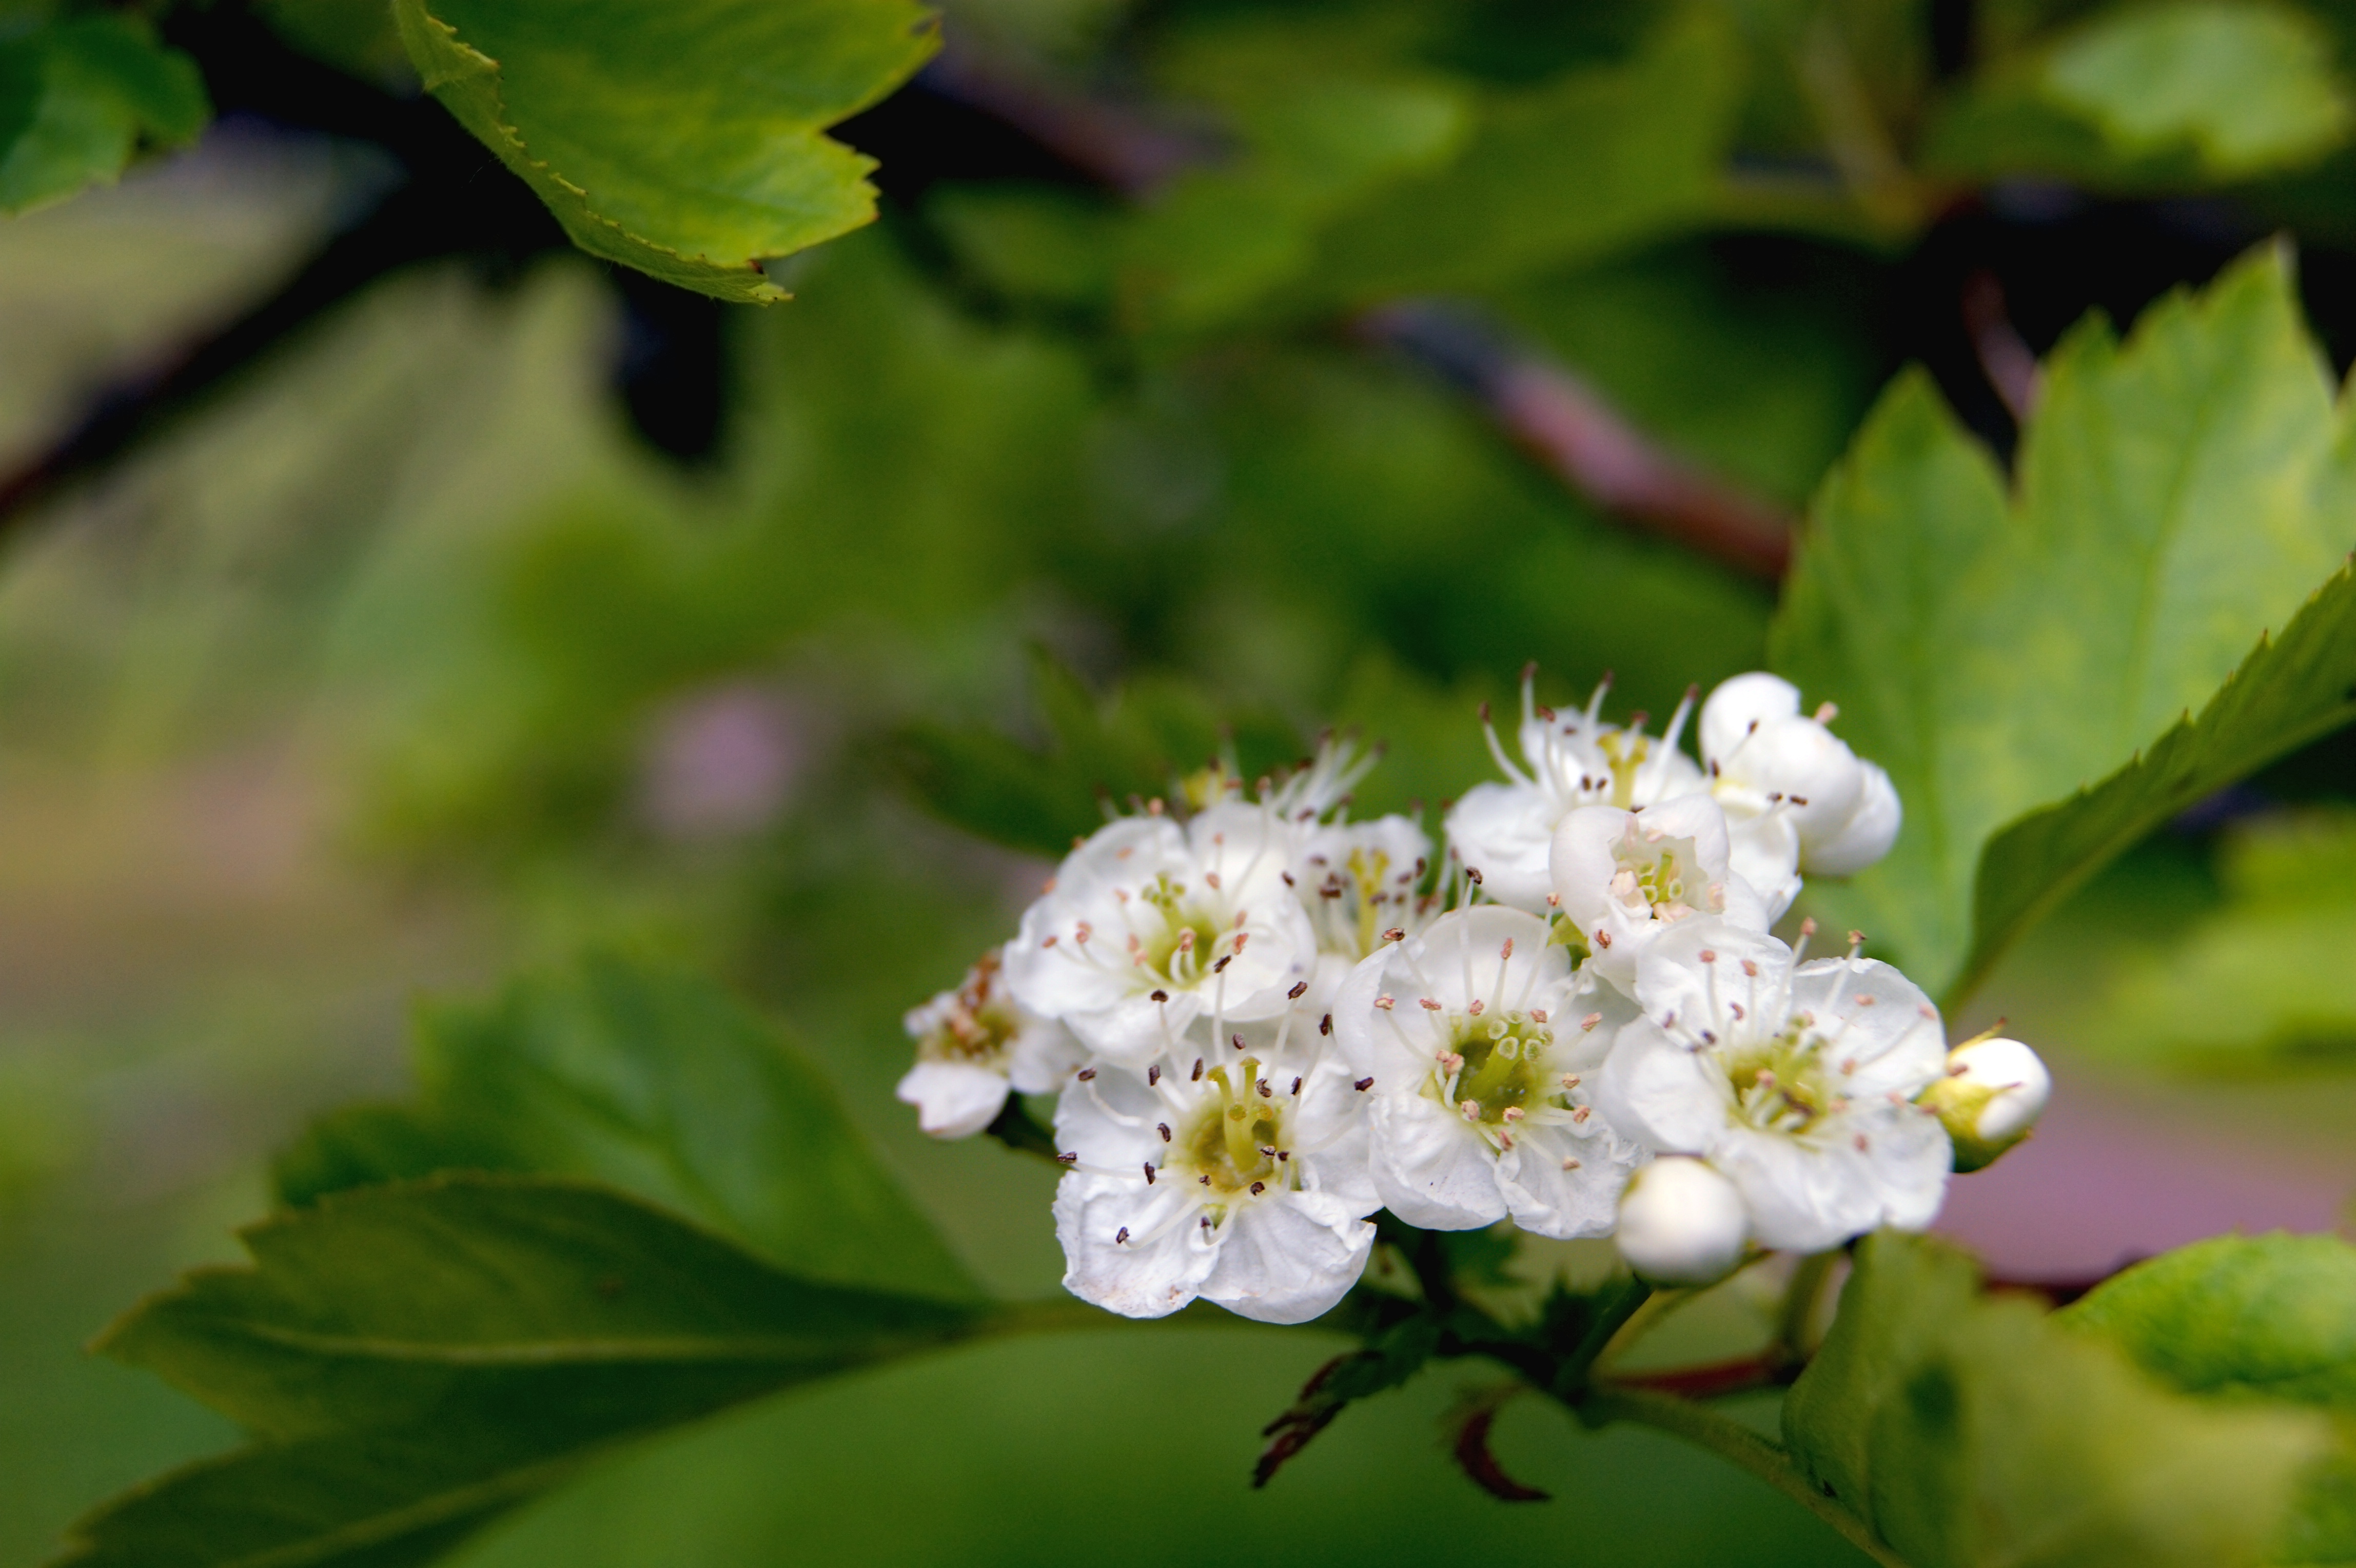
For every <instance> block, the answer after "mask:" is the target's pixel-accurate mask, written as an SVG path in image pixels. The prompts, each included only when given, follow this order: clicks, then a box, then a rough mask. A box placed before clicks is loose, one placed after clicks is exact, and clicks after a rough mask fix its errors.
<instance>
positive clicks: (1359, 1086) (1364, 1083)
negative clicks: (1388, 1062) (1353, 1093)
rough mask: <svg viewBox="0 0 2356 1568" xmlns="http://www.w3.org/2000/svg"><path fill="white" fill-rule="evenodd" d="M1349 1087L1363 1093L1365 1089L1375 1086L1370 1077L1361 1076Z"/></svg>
mask: <svg viewBox="0 0 2356 1568" xmlns="http://www.w3.org/2000/svg"><path fill="white" fill-rule="evenodd" d="M1350 1087H1351V1088H1353V1089H1355V1090H1357V1091H1358V1092H1359V1093H1360V1094H1364V1093H1365V1092H1366V1090H1370V1089H1372V1088H1374V1087H1375V1080H1374V1079H1371V1078H1362V1079H1359V1080H1358V1081H1357V1082H1356V1083H1354V1084H1352V1085H1351V1086H1350Z"/></svg>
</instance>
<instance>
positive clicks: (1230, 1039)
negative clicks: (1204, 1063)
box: [1227, 1035, 1244, 1050]
mask: <svg viewBox="0 0 2356 1568" xmlns="http://www.w3.org/2000/svg"><path fill="white" fill-rule="evenodd" d="M1227 1044H1229V1045H1231V1046H1233V1047H1236V1049H1237V1050H1242V1049H1243V1048H1244V1037H1243V1036H1241V1035H1229V1036H1227Z"/></svg>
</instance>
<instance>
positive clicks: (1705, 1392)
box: [1611, 1348, 1807, 1400]
mask: <svg viewBox="0 0 2356 1568" xmlns="http://www.w3.org/2000/svg"><path fill="white" fill-rule="evenodd" d="M1806 1365H1807V1363H1806V1362H1805V1361H1804V1360H1802V1359H1799V1358H1797V1357H1794V1356H1793V1355H1792V1354H1790V1353H1789V1352H1788V1351H1784V1350H1782V1349H1780V1348H1779V1349H1777V1350H1774V1351H1772V1352H1766V1353H1762V1354H1761V1355H1757V1356H1738V1357H1735V1358H1734V1359H1731V1360H1727V1361H1711V1362H1708V1363H1706V1364H1704V1365H1702V1366H1698V1367H1672V1368H1669V1369H1666V1370H1665V1371H1658V1372H1628V1373H1622V1374H1619V1375H1615V1376H1614V1377H1613V1378H1612V1380H1611V1382H1612V1386H1613V1387H1615V1388H1624V1389H1646V1390H1650V1391H1652V1392H1654V1393H1658V1394H1675V1395H1676V1396H1677V1397H1678V1398H1680V1399H1689V1400H1714V1399H1724V1398H1725V1397H1726V1396H1727V1395H1729V1394H1743V1393H1751V1392H1752V1391H1756V1390H1760V1389H1775V1388H1782V1387H1783V1385H1784V1384H1786V1383H1789V1382H1790V1381H1791V1380H1793V1379H1794V1378H1796V1377H1798V1376H1799V1375H1800V1371H1801V1369H1802V1368H1804V1366H1806Z"/></svg>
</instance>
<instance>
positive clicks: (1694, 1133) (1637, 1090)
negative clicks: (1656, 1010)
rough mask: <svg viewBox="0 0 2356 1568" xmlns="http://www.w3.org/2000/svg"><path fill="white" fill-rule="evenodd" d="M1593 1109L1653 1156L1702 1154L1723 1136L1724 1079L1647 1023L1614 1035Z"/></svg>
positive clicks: (1713, 1066)
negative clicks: (1616, 1035)
mask: <svg viewBox="0 0 2356 1568" xmlns="http://www.w3.org/2000/svg"><path fill="white" fill-rule="evenodd" d="M1595 1105H1596V1109H1597V1110H1599V1111H1601V1112H1602V1113H1603V1119H1604V1120H1605V1121H1606V1122H1610V1123H1611V1125H1612V1130H1613V1131H1615V1132H1617V1133H1619V1134H1620V1135H1621V1136H1622V1137H1623V1138H1629V1139H1633V1140H1634V1141H1635V1142H1636V1143H1639V1144H1643V1145H1644V1147H1646V1148H1648V1149H1650V1150H1652V1151H1653V1152H1654V1153H1655V1154H1663V1155H1668V1154H1683V1155H1698V1154H1704V1153H1707V1152H1708V1150H1709V1148H1710V1147H1711V1146H1712V1145H1713V1144H1716V1142H1717V1141H1718V1139H1719V1136H1720V1135H1721V1134H1722V1133H1724V1132H1725V1129H1726V1125H1727V1096H1726V1090H1725V1079H1724V1076H1723V1075H1722V1074H1721V1073H1720V1072H1719V1069H1718V1067H1717V1064H1716V1063H1715V1062H1714V1061H1713V1060H1712V1059H1711V1058H1709V1057H1708V1054H1707V1053H1702V1052H1696V1051H1691V1050H1688V1049H1687V1048H1686V1047H1684V1046H1683V1045H1681V1044H1679V1043H1678V1042H1677V1041H1676V1040H1674V1039H1672V1038H1670V1037H1669V1036H1668V1034H1667V1033H1666V1032H1665V1031H1664V1030H1663V1029H1662V1028H1661V1026H1660V1025H1658V1024H1657V1023H1655V1022H1654V1021H1653V1020H1652V1019H1650V1018H1639V1019H1637V1020H1636V1021H1635V1022H1633V1023H1632V1024H1630V1025H1628V1026H1626V1027H1625V1028H1623V1029H1622V1030H1621V1031H1620V1036H1619V1038H1618V1039H1617V1040H1615V1041H1614V1042H1613V1044H1612V1054H1611V1056H1610V1057H1608V1058H1605V1060H1604V1063H1603V1070H1602V1071H1601V1073H1599V1074H1598V1075H1597V1076H1596V1079H1595Z"/></svg>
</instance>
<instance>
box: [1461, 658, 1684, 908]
mask: <svg viewBox="0 0 2356 1568" xmlns="http://www.w3.org/2000/svg"><path fill="white" fill-rule="evenodd" d="M1536 681H1537V666H1535V665H1532V666H1530V667H1529V668H1527V669H1525V670H1524V671H1522V723H1521V729H1520V734H1519V739H1520V742H1521V751H1522V758H1523V762H1524V764H1525V765H1526V770H1525V768H1523V767H1516V766H1515V764H1514V762H1513V760H1512V759H1511V758H1510V757H1507V756H1506V755H1505V747H1504V746H1502V745H1501V744H1499V742H1498V739H1497V732H1496V729H1495V727H1494V725H1491V724H1490V723H1489V719H1488V713H1487V710H1486V709H1483V713H1482V729H1483V734H1485V735H1486V736H1487V738H1488V742H1489V755H1490V756H1492V757H1495V758H1496V761H1497V766H1498V767H1499V768H1502V769H1504V771H1505V777H1506V779H1507V780H1508V782H1506V783H1504V784H1476V785H1474V786H1473V787H1472V789H1468V790H1466V791H1465V792H1464V797H1463V799H1462V800H1458V801H1457V802H1456V805H1455V807H1454V808H1453V809H1452V810H1451V811H1450V812H1449V813H1448V821H1447V824H1446V825H1447V832H1448V843H1449V848H1450V849H1451V852H1452V853H1453V854H1455V855H1456V856H1457V858H1458V859H1459V860H1461V861H1462V864H1463V865H1466V866H1467V867H1470V868H1471V869H1472V870H1473V871H1477V872H1478V873H1479V874H1480V882H1481V886H1482V889H1483V891H1484V892H1485V893H1487V894H1488V896H1489V897H1492V898H1494V899H1495V900H1496V901H1497V902H1498V903H1500V904H1506V905H1510V906H1512V907H1513V908H1516V909H1526V910H1527V911H1529V912H1530V913H1532V914H1542V913H1544V912H1545V910H1546V908H1547V892H1548V891H1549V890H1550V886H1549V879H1548V873H1547V857H1548V855H1549V854H1550V853H1551V850H1552V846H1553V843H1554V831H1555V826H1556V824H1557V823H1558V822H1561V821H1562V819H1563V818H1564V817H1565V816H1566V815H1568V814H1569V812H1570V811H1572V810H1573V809H1574V808H1577V807H1580V806H1592V805H1605V806H1617V807H1619V808H1620V809H1621V810H1622V811H1627V810H1629V809H1631V808H1633V807H1637V806H1651V805H1653V804H1655V802H1658V801H1661V800H1669V799H1672V798H1674V797H1676V796H1679V795H1690V794H1695V793H1697V792H1700V791H1701V790H1703V789H1705V788H1706V787H1707V785H1708V780H1707V779H1705V778H1704V777H1703V775H1702V772H1701V770H1700V769H1699V768H1697V767H1695V766H1694V764H1693V762H1692V761H1691V759H1689V758H1688V757H1687V756H1686V755H1685V753H1683V752H1681V751H1679V750H1678V749H1677V736H1678V735H1679V733H1680V732H1681V731H1682V730H1683V729H1684V727H1685V722H1686V715H1687V714H1688V713H1689V712H1690V711H1691V710H1692V706H1693V697H1692V694H1691V693H1687V698H1686V700H1685V701H1684V702H1682V703H1678V704H1677V710H1676V713H1675V714H1671V715H1670V717H1669V724H1668V729H1667V731H1666V733H1665V734H1664V735H1663V736H1661V737H1660V738H1659V739H1657V740H1656V739H1655V738H1653V737H1652V736H1647V735H1646V734H1645V733H1644V717H1645V715H1644V714H1636V715H1635V716H1634V717H1633V719H1632V720H1631V721H1630V723H1629V725H1628V726H1627V727H1626V728H1624V729H1623V728H1621V727H1619V726H1617V725H1607V724H1604V723H1603V722H1601V718H1600V717H1599V716H1598V715H1599V714H1600V713H1601V709H1602V705H1603V694H1604V693H1605V692H1607V691H1609V690H1610V689H1611V682H1609V681H1608V680H1607V681H1606V682H1604V683H1603V684H1601V685H1599V686H1597V687H1596V689H1595V694H1594V696H1593V697H1591V698H1590V699H1589V701H1588V704H1587V707H1586V710H1585V711H1584V712H1575V713H1571V714H1558V713H1556V712H1555V710H1553V709H1552V708H1547V707H1541V706H1540V705H1539V704H1538V703H1537V696H1536V693H1535V682H1536Z"/></svg>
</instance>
